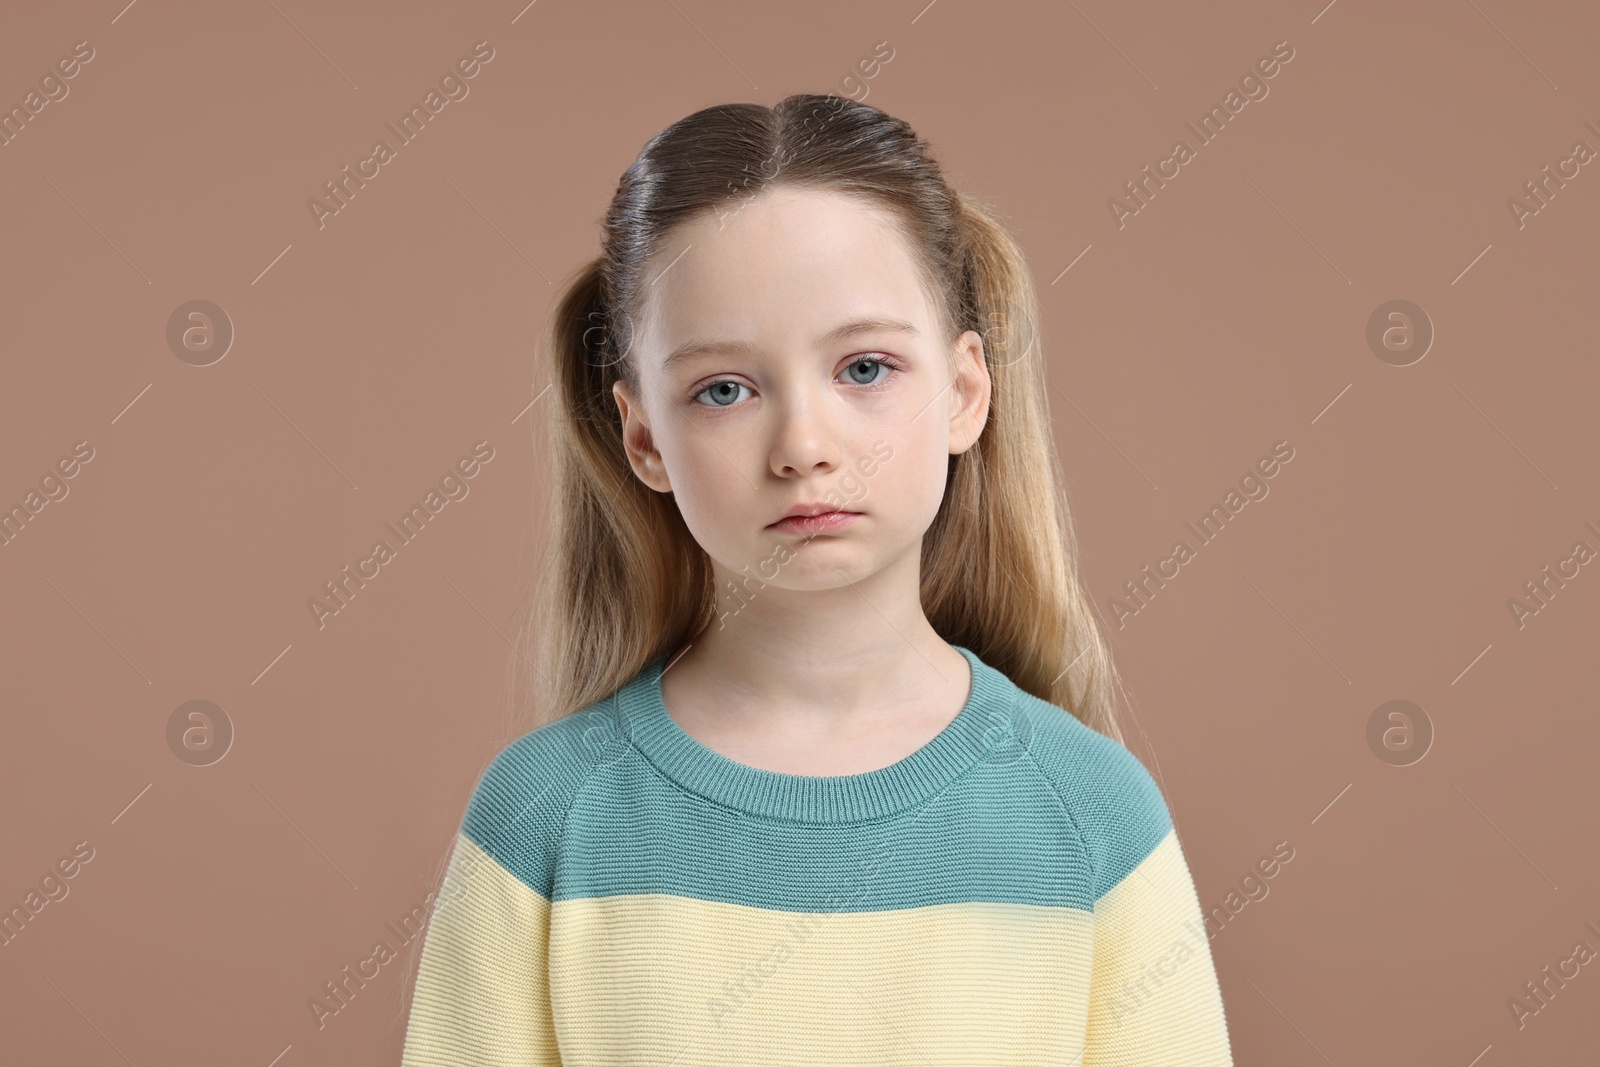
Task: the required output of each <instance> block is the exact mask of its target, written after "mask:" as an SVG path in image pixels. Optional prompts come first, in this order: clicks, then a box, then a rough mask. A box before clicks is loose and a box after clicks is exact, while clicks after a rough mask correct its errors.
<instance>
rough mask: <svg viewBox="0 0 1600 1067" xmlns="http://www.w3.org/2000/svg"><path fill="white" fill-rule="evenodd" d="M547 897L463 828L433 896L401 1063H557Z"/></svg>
mask: <svg viewBox="0 0 1600 1067" xmlns="http://www.w3.org/2000/svg"><path fill="white" fill-rule="evenodd" d="M549 917H550V903H549V901H547V900H545V898H544V897H542V896H540V895H539V894H538V893H535V892H534V891H533V890H531V889H529V888H528V887H527V886H526V885H524V884H523V883H522V882H520V881H518V880H517V879H516V878H515V877H513V876H512V875H511V874H510V873H509V872H508V871H507V870H506V869H505V868H504V867H501V866H500V865H499V864H498V863H496V862H495V861H494V860H493V859H492V858H491V857H490V856H489V855H488V854H487V853H485V852H484V851H483V850H482V849H481V848H479V847H478V846H477V844H475V843H474V842H473V840H472V839H471V838H470V837H467V836H466V835H465V834H457V836H456V845H455V851H454V852H453V853H451V856H450V866H449V867H448V869H447V870H446V872H445V878H444V885H443V886H442V887H441V889H440V891H439V898H438V899H437V900H436V901H435V902H434V907H433V918H432V919H430V920H429V922H428V933H427V939H426V940H425V941H424V942H423V946H422V957H421V959H420V960H419V961H418V964H417V982H416V987H415V993H414V994H413V996H412V1003H411V1019H410V1022H409V1023H408V1024H407V1029H406V1043H405V1051H404V1053H403V1054H402V1056H401V1061H400V1062H401V1064H402V1067H461V1065H463V1064H472V1065H473V1067H512V1065H515V1067H542V1065H546V1064H548V1065H551V1067H555V1065H557V1064H560V1062H561V1057H560V1055H559V1053H558V1052H557V1049H556V1042H555V1030H554V1028H553V1027H552V1026H551V1019H550V998H549V994H548V987H547V984H546V979H545V970H544V967H543V965H542V960H543V959H544V955H545V944H546V940H547V937H548V930H549V925H548V924H549Z"/></svg>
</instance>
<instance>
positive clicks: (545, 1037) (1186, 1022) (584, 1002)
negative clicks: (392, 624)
mask: <svg viewBox="0 0 1600 1067" xmlns="http://www.w3.org/2000/svg"><path fill="white" fill-rule="evenodd" d="M804 876H805V873H804V872H796V877H804ZM547 957H548V959H549V965H550V968H551V974H553V975H554V978H553V980H547V977H546V973H545V969H544V966H543V962H542V961H544V960H545V959H546V958H547ZM1091 959H1092V960H1093V964H1092V975H1091V976H1086V975H1085V973H1084V968H1085V967H1086V966H1088V965H1089V964H1088V961H1090V960H1091ZM1091 981H1092V986H1091ZM552 1002H553V1003H552ZM557 1020H559V1028H558V1023H557ZM1085 1033H1086V1034H1087V1044H1085V1043H1084V1042H1083V1041H1082V1039H1081V1037H1080V1035H1084V1034H1085ZM558 1041H559V1049H560V1050H559V1051H558V1047H557V1046H558ZM562 1051H564V1052H565V1060H566V1062H567V1063H596V1064H625V1063H652V1064H669V1063H670V1064H672V1065H673V1067H710V1065H717V1067H726V1065H728V1064H733V1063H752V1062H759V1063H762V1064H771V1065H774V1067H791V1065H792V1067H802V1065H803V1067H814V1065H815V1064H817V1063H821V1062H852V1063H874V1064H907V1065H911V1064H919V1065H932V1064H960V1065H963V1067H972V1065H975V1064H1006V1065H1009V1067H1024V1065H1040V1067H1042V1065H1045V1064H1050V1065H1055V1067H1061V1065H1067V1067H1073V1065H1077V1067H1122V1065H1127V1064H1134V1063H1138V1064H1150V1063H1162V1062H1173V1057H1175V1056H1176V1057H1181V1060H1182V1062H1183V1063H1184V1064H1185V1065H1186V1067H1230V1065H1231V1064H1232V1059H1231V1055H1230V1053H1229V1050H1228V1042H1227V1031H1226V1025H1225V1022H1224V1018H1223V1013H1222V1002H1221V996H1220V993H1219V991H1218V989H1217V984H1216V976H1215V972H1214V970H1213V968H1212V965H1211V961H1210V949H1209V945H1208V944H1207V943H1206V938H1205V931H1204V927H1203V926H1201V925H1200V907H1199V901H1198V899H1197V897H1196V894H1195V891H1194V884H1193V882H1192V880H1191V878H1190V875H1189V871H1188V867H1187V865H1186V864H1185V862H1184V857H1183V854H1182V852H1181V850H1180V848H1179V845H1178V841H1177V838H1176V837H1175V836H1174V835H1171V834H1169V835H1168V836H1167V837H1166V838H1165V839H1164V840H1163V841H1162V843H1161V844H1160V845H1159V846H1158V847H1157V848H1156V849H1155V851H1153V852H1152V853H1151V854H1150V855H1149V856H1148V857H1146V858H1145V860H1144V861H1143V862H1142V863H1140V865H1139V866H1138V867H1136V868H1135V869H1134V870H1133V871H1132V872H1130V873H1129V875H1128V876H1127V878H1125V879H1124V880H1123V881H1122V882H1121V883H1120V884H1119V885H1118V886H1117V887H1116V888H1114V889H1113V890H1111V892H1109V893H1107V894H1106V895H1105V896H1104V897H1103V898H1101V900H1100V902H1099V906H1098V907H1097V909H1096V911H1095V913H1094V914H1093V915H1091V914H1090V913H1088V912H1084V911H1080V910H1077V909H1074V908H1052V907H1039V906H1035V905H1026V904H998V903H967V904H951V905H940V906H934V907H924V908H911V909H904V910H894V911H881V912H836V913H822V914H812V913H797V912H780V911H768V910H764V909H759V908H749V907H744V906H741V905H736V904H725V903H719V902H713V901H701V900H692V899H687V898H683V897H678V896H672V895H664V894H648V895H628V896H615V897H602V898H593V899H577V900H561V901H557V902H556V903H555V904H554V905H551V904H549V903H548V902H547V901H546V900H545V899H544V897H542V896H540V895H539V894H538V893H536V892H534V891H532V890H531V889H529V888H528V887H527V886H526V885H524V884H523V883H522V882H520V881H518V880H517V879H516V878H515V877H513V876H512V875H511V874H510V873H508V872H507V871H506V870H505V869H504V868H502V867H501V866H500V865H499V864H498V863H496V862H495V861H494V860H493V859H492V858H490V857H489V856H488V855H486V854H485V853H484V852H483V851H482V850H481V849H480V848H479V847H478V846H477V845H476V844H474V843H473V841H472V840H471V839H470V838H468V837H466V836H465V835H461V836H459V837H458V839H457V843H456V847H455V851H454V852H453V854H452V856H451V860H450V866H449V870H448V873H447V874H446V877H445V883H444V887H443V888H442V890H441V892H440V896H439V899H438V901H437V902H436V904H435V907H434V914H433V918H432V920H431V921H430V924H429V927H428V933H427V939H426V942H425V944H424V946H423V951H422V956H421V960H420V963H419V966H418V973H417V981H416V986H415V994H414V998H413V1004H412V1009H411V1018H410V1022H409V1024H408V1030H407V1034H406V1043H405V1051H404V1054H403V1057H402V1063H403V1065H404V1067H443V1065H446V1064H451V1065H457V1064H473V1065H475V1067H512V1065H516V1067H543V1065H549V1067H555V1065H558V1064H560V1063H561V1062H562V1059H563V1057H562V1055H561V1052H562Z"/></svg>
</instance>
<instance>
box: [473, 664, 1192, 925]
mask: <svg viewBox="0 0 1600 1067" xmlns="http://www.w3.org/2000/svg"><path fill="white" fill-rule="evenodd" d="M963 651H964V652H965V650H963ZM966 654H967V655H968V657H969V661H970V662H973V664H974V679H975V685H974V699H973V700H969V703H968V705H967V706H966V707H964V708H963V709H962V713H961V714H960V715H958V716H957V719H956V721H955V722H953V723H952V724H951V727H950V728H947V730H946V731H945V732H944V733H942V734H941V735H940V736H939V737H938V738H935V740H934V741H933V742H930V743H929V745H927V746H924V748H923V749H922V750H919V752H918V753H915V754H913V756H911V757H907V760H905V761H901V763H899V764H896V765H894V768H883V769H881V770H879V771H873V772H869V773H868V774H867V775H850V776H839V777H833V778H816V777H808V776H801V775H780V774H776V773H775V772H770V771H762V770H759V769H757V768H752V767H745V766H744V765H742V764H736V763H733V761H730V760H725V759H724V758H723V757H721V756H719V755H717V754H716V753H714V752H712V751H711V750H710V749H706V748H704V747H703V746H699V745H698V742H694V741H693V739H692V738H690V737H689V735H688V734H686V733H683V732H682V731H681V730H679V731H678V733H679V734H681V735H682V736H681V738H680V737H677V736H675V735H673V734H671V733H670V732H662V727H663V726H664V723H663V722H662V720H665V723H671V720H670V719H668V718H666V716H665V713H664V709H659V711H660V717H659V718H654V719H652V718H651V717H650V716H651V715H652V714H654V713H655V712H656V711H657V710H658V709H657V707H656V706H655V703H654V702H655V701H658V700H659V669H660V665H661V661H660V660H656V661H652V663H651V664H650V665H648V666H647V667H646V668H645V669H644V670H643V671H641V673H640V675H639V676H638V677H637V678H636V679H635V680H634V681H633V682H630V683H629V685H628V686H626V687H624V689H623V690H622V691H621V692H620V693H619V694H618V696H617V698H616V699H613V700H606V701H601V702H598V703H597V704H595V705H592V706H591V707H590V708H586V709H584V710H583V711H581V712H579V713H577V714H575V715H573V716H570V717H568V718H565V719H562V720H559V721H557V722H554V723H551V724H549V725H548V726H545V727H542V728H541V729H539V730H535V731H533V732H531V733H529V734H525V735H524V736H523V737H521V738H519V739H518V740H517V741H515V742H513V743H512V744H511V745H509V746H507V748H506V749H505V750H503V751H502V752H501V753H500V755H499V756H497V757H496V759H495V760H494V762H493V763H492V764H491V765H490V767H489V769H488V770H487V771H486V772H485V773H484V776H483V778H482V780H481V781H480V782H479V784H478V788H477V790H476V791H475V792H474V794H473V798H472V802H471V803H470V805H469V806H468V811H467V815H466V819H465V820H464V823H463V827H462V828H463V831H464V832H465V833H466V834H467V835H468V836H469V837H471V838H472V839H473V840H474V841H475V842H477V844H478V845H479V846H480V847H482V848H483V849H484V850H485V851H486V852H488V854H489V855H490V856H492V857H493V858H494V859H495V860H496V861H497V862H498V863H500V864H501V865H502V866H503V867H505V868H506V869H507V870H508V871H509V872H510V873H511V874H513V875H514V876H515V877H517V878H518V879H519V880H521V881H522V882H524V883H525V884H527V885H528V886H529V887H530V888H532V889H533V890H534V891H536V892H538V893H540V894H541V895H543V896H545V897H546V898H547V899H551V900H568V899H575V898H583V897H599V896H612V895H617V894H637V893H666V894H672V895H676V896H683V897H691V898H695V899H700V900H713V901H721V902H725V903H731V904H741V905H745V906H749V907H760V908H768V909H778V910H785V911H797V912H830V911H852V912H858V911H880V910H893V909H900V908H912V907H923V906H927V905H933V904H950V903H961V902H968V901H994V902H1002V903H1017V904H1035V905H1044V906H1055V907H1073V908H1080V909H1084V910H1088V909H1091V908H1092V907H1093V906H1094V902H1095V901H1096V900H1098V899H1099V898H1100V897H1101V896H1102V895H1104V893H1105V892H1106V891H1108V890H1109V889H1111V888H1112V887H1113V886H1115V885H1116V884H1117V883H1119V882H1120V881H1121V880H1122V879H1123V878H1124V877H1126V876H1127V875H1128V873H1129V872H1131V871H1132V870H1133V868H1134V867H1135V866H1136V865H1137V864H1138V863H1139V862H1140V861H1141V860H1143V859H1144V858H1145V857H1146V856H1147V855H1149V853H1150V851H1151V850H1152V849H1154V848H1155V846H1156V845H1158V844H1159V843H1160V842H1161V840H1162V839H1163V838H1164V837H1165V836H1166V834H1167V833H1168V832H1169V831H1170V830H1171V826H1172V824H1171V819H1170V816H1169V813H1168V811H1167V807H1166V804H1165V802H1164V801H1163V800H1162V797H1161V794H1160V791H1159V790H1158V789H1157V788H1156V785H1155V783H1154V781H1153V780H1152V779H1151V778H1150V775H1149V774H1148V772H1146V771H1145V769H1144V767H1143V765H1142V764H1140V763H1139V761H1138V760H1137V759H1136V758H1135V757H1134V756H1133V755H1132V754H1131V753H1130V752H1128V750H1127V749H1125V748H1123V747H1122V746H1121V745H1119V744H1118V743H1117V742H1115V741H1113V740H1111V739H1110V738H1107V737H1105V736H1103V735H1101V734H1099V733H1096V732H1094V731H1093V730H1090V729H1089V728H1088V727H1086V726H1084V725H1083V723H1082V722H1080V721H1079V720H1078V719H1077V718H1075V717H1073V716H1072V715H1071V714H1070V713H1068V712H1066V711H1064V710H1062V709H1061V708H1058V707H1056V706H1055V705H1053V704H1049V703H1047V702H1045V701H1042V700H1039V699H1037V698H1035V697H1033V696H1032V695H1030V694H1028V693H1025V692H1023V691H1022V690H1020V689H1018V688H1017V687H1016V686H1015V685H1014V684H1013V683H1012V682H1011V681H1010V679H1009V678H1006V676H1005V675H1003V674H1000V673H999V672H998V671H993V670H992V668H989V667H988V666H987V665H986V664H983V663H982V661H981V660H978V659H977V658H976V657H975V656H973V655H972V654H971V653H970V652H967V653H966ZM641 709H642V710H641ZM641 715H643V716H644V717H643V718H642V719H641V717H640V716H641ZM641 722H643V723H646V724H651V723H653V727H652V729H654V731H655V732H653V733H652V732H650V731H649V730H641ZM674 729H676V727H674ZM685 739H686V740H688V741H689V742H691V743H692V744H693V745H695V746H696V747H698V748H699V752H694V751H693V750H690V749H685V748H683V746H682V741H683V740H685ZM930 750H931V751H930ZM924 753H927V754H928V758H926V759H920V760H919V759H918V758H917V757H919V756H922V755H923V754H924ZM706 757H710V760H709V761H708V760H707V759H706ZM908 761H909V763H908ZM724 763H725V764H729V765H731V766H733V767H737V768H742V769H743V770H744V771H748V772H753V776H751V775H739V774H734V775H732V776H729V777H726V778H718V779H716V780H715V781H708V780H706V779H704V778H703V777H702V778H696V777H695V776H696V774H697V773H703V772H706V771H709V770H713V769H717V768H719V766H720V764H724ZM663 764H666V765H667V766H666V767H665V768H664V767H663ZM902 765H905V766H902ZM895 768H899V771H897V772H896V774H895V775H892V776H886V775H884V773H883V772H884V771H891V770H894V769H895ZM669 770H670V771H671V773H672V775H673V776H672V777H669V776H668V771H669ZM683 778H688V779H691V780H693V782H694V785H695V786H696V788H699V789H701V790H702V791H715V792H716V794H717V795H716V799H711V798H709V797H707V796H704V795H701V792H691V791H690V790H689V788H688V787H687V786H686V785H685V784H684V783H683V782H682V781H680V779H683ZM864 779H871V781H872V782H874V783H878V784H880V785H881V786H882V788H877V789H873V790H872V791H870V792H869V793H867V794H866V795H865V796H866V799H864V800H863V801H862V802H861V803H860V804H859V805H857V806H854V807H852V806H849V805H842V801H841V800H840V798H841V797H849V796H853V795H859V794H858V792H856V791H858V790H859V789H860V785H861V780H864ZM785 780H790V781H785ZM730 782H732V783H735V784H736V785H739V786H742V787H750V788H752V789H755V790H756V792H755V793H746V792H740V791H739V790H738V789H734V790H732V791H731V792H730V790H729V785H728V783H730ZM818 783H822V786H821V789H822V791H821V792H818V791H817V790H818V788H819V787H818ZM774 785H776V786H778V788H777V789H776V790H774V789H773V786H774ZM791 786H792V787H793V788H790V787H791ZM773 803H779V804H781V805H790V804H793V803H798V804H799V805H800V806H799V807H798V808H794V807H792V806H789V807H784V808H783V814H774V813H773V811H772V810H771V808H772V805H773ZM841 805H842V806H841ZM797 814H799V815H807V814H809V815H812V816H813V819H812V820H811V821H807V820H806V819H804V818H797V817H795V816H796V815H797ZM819 815H822V816H826V818H818V817H817V816H819Z"/></svg>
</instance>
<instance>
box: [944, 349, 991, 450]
mask: <svg viewBox="0 0 1600 1067" xmlns="http://www.w3.org/2000/svg"><path fill="white" fill-rule="evenodd" d="M954 368H955V377H954V379H953V380H952V381H951V383H950V395H951V404H950V454H951V455H957V454H959V453H961V452H965V451H966V450H967V449H969V448H971V447H972V446H973V445H974V444H976V443H977V441H978V437H979V436H980V435H981V434H982V433H983V428H984V426H985V425H987V424H988V421H989V385H990V383H989V364H988V362H987V360H986V359H985V358H984V354H983V338H982V337H981V336H979V335H978V333H977V332H976V331H974V330H968V331H967V332H966V333H964V334H962V335H961V336H960V337H958V338H956V348H955V359H954Z"/></svg>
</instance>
